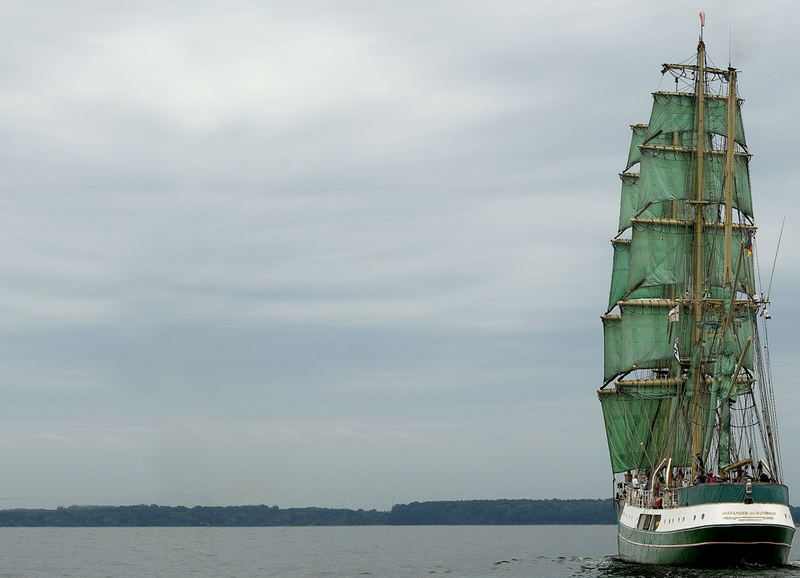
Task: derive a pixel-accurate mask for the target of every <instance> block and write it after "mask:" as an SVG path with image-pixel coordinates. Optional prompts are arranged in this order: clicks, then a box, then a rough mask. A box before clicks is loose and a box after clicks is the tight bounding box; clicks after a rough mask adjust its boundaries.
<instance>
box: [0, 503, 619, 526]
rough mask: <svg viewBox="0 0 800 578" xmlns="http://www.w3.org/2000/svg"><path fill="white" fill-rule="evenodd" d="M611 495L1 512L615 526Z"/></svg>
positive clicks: (126, 520)
mask: <svg viewBox="0 0 800 578" xmlns="http://www.w3.org/2000/svg"><path fill="white" fill-rule="evenodd" d="M615 523H616V517H615V515H614V508H613V505H612V503H611V500H610V499H605V500H601V499H597V500H461V501H439V502H413V503H410V504H398V505H395V506H393V507H392V509H391V510H390V511H378V510H363V509H358V510H350V509H341V508H315V507H309V508H278V507H277V506H265V505H259V506H195V507H192V508H189V507H185V506H157V505H149V506H148V505H137V506H69V507H59V508H56V509H54V510H47V509H11V510H0V527H9V526H29V527H30V526H63V527H69V526H73V527H75V526H81V527H90V526H372V525H491V524H498V525H499V524H615Z"/></svg>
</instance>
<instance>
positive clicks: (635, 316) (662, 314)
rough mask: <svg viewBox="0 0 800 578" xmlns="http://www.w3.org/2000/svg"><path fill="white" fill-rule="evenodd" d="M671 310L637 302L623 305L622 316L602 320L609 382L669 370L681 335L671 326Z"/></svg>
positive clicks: (605, 367) (664, 305)
mask: <svg viewBox="0 0 800 578" xmlns="http://www.w3.org/2000/svg"><path fill="white" fill-rule="evenodd" d="M668 310H669V308H668V306H667V305H666V302H664V303H662V304H651V303H649V302H647V301H643V302H639V303H637V302H633V303H626V304H623V305H621V306H620V313H621V314H620V315H619V316H616V315H614V316H612V315H607V316H604V317H603V318H602V319H603V341H604V345H605V350H604V359H603V361H604V367H603V376H604V378H605V380H606V381H608V380H609V379H611V378H613V377H614V376H616V375H620V374H622V373H626V372H628V371H631V370H632V369H645V368H655V367H665V366H667V365H669V364H670V363H671V360H672V359H673V355H674V349H673V347H674V340H675V338H676V337H677V336H678V331H677V328H673V327H672V326H671V325H670V323H669V320H668ZM673 333H674V335H673Z"/></svg>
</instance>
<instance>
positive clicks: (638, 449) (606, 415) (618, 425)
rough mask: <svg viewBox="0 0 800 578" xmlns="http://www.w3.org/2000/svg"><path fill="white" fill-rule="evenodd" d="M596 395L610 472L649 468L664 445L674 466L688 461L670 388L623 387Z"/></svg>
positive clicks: (658, 456)
mask: <svg viewBox="0 0 800 578" xmlns="http://www.w3.org/2000/svg"><path fill="white" fill-rule="evenodd" d="M599 397H600V404H601V406H602V408H603V421H604V423H605V429H606V437H607V439H608V449H609V455H610V457H611V469H612V471H613V472H614V473H620V472H624V471H626V470H636V469H639V468H645V467H652V466H653V464H654V463H656V462H657V461H658V460H659V459H660V458H661V457H662V456H661V453H662V452H664V451H665V450H664V448H668V449H667V450H666V451H667V452H668V453H669V455H670V457H671V458H672V462H673V464H674V465H675V466H688V465H689V464H690V458H689V454H690V452H689V451H688V450H687V449H686V448H687V447H688V444H687V443H686V430H685V427H683V425H684V424H683V423H682V417H681V414H680V412H679V411H676V409H677V400H676V389H675V388H674V387H663V388H660V387H652V386H644V387H627V388H624V389H622V390H612V391H609V392H601V393H600V395H599Z"/></svg>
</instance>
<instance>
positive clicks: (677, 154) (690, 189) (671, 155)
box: [634, 145, 753, 217]
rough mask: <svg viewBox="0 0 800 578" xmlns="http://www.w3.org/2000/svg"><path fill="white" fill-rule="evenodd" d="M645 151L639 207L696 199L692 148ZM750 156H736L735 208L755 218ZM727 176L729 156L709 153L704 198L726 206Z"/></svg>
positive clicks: (705, 160)
mask: <svg viewBox="0 0 800 578" xmlns="http://www.w3.org/2000/svg"><path fill="white" fill-rule="evenodd" d="M640 151H641V170H640V174H639V182H638V187H639V194H638V195H637V199H638V206H637V207H634V209H636V210H640V209H642V208H643V207H644V206H645V205H646V204H647V203H648V202H650V203H653V202H660V201H678V200H693V199H694V197H695V194H696V193H695V182H694V180H695V177H694V175H695V160H694V158H693V155H694V151H693V150H691V149H664V148H658V147H655V146H650V145H644V146H642V147H640ZM749 159H750V157H749V156H747V155H744V154H737V155H735V156H734V191H733V206H734V207H735V208H736V209H738V210H739V211H741V212H743V213H745V214H746V215H749V216H751V217H752V216H753V205H752V201H751V199H750V173H749V169H748V166H747V165H748V162H749ZM724 174H725V154H724V153H723V152H720V151H714V152H712V151H708V152H707V153H706V155H705V157H704V161H703V199H704V200H705V201H709V202H713V203H722V202H724V199H725V190H724V188H723V181H724Z"/></svg>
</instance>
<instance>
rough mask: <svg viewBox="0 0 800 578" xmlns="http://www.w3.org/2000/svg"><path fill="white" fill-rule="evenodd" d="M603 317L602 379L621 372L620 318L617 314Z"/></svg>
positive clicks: (612, 376) (607, 378) (607, 379)
mask: <svg viewBox="0 0 800 578" xmlns="http://www.w3.org/2000/svg"><path fill="white" fill-rule="evenodd" d="M602 319H603V345H604V347H603V381H609V380H610V379H612V378H614V377H615V376H617V375H619V374H620V373H622V371H623V369H622V319H621V318H620V316H619V315H604V316H603V317H602Z"/></svg>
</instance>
